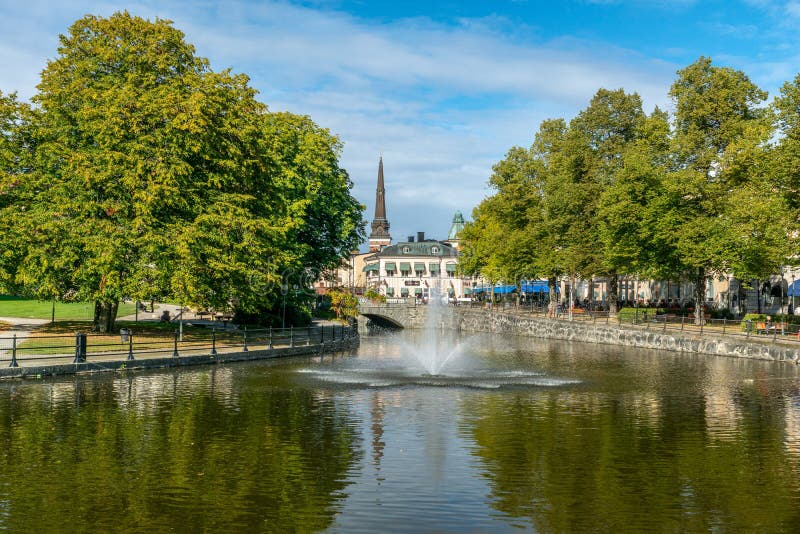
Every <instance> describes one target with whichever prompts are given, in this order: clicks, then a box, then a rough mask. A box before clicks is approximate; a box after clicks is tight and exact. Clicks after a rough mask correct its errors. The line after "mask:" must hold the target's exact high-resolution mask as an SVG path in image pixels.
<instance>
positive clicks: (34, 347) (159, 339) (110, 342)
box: [0, 325, 356, 367]
mask: <svg viewBox="0 0 800 534" xmlns="http://www.w3.org/2000/svg"><path fill="white" fill-rule="evenodd" d="M354 335H356V334H355V332H354V331H353V329H352V327H350V326H347V325H327V326H311V327H305V328H294V327H290V328H265V329H257V330H247V329H242V330H230V329H224V330H221V329H220V330H218V329H210V330H205V331H195V330H192V331H188V332H187V331H184V332H183V333H182V334H181V333H180V332H178V331H175V332H164V333H152V332H148V333H141V334H139V333H136V332H135V331H131V330H127V329H122V331H121V333H120V334H87V333H76V334H63V335H37V334H36V333H33V334H32V335H30V336H26V337H21V336H17V335H16V334H12V335H11V336H4V337H0V365H1V364H2V363H4V362H7V363H8V366H9V367H18V366H20V365H55V364H64V363H85V362H88V361H119V360H134V359H140V358H160V357H165V356H169V357H176V358H177V357H179V356H190V355H205V354H208V355H212V356H213V355H216V354H219V353H232V352H248V351H250V350H264V349H273V348H283V347H298V346H308V345H318V344H324V343H330V342H333V341H341V340H344V339H349V338H350V337H352V336H354Z"/></svg>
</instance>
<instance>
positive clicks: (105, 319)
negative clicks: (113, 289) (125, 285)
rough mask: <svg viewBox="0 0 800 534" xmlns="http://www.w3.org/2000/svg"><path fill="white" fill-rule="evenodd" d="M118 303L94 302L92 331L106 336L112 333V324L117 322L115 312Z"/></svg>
mask: <svg viewBox="0 0 800 534" xmlns="http://www.w3.org/2000/svg"><path fill="white" fill-rule="evenodd" d="M118 309H119V302H117V301H113V302H108V301H101V300H96V301H95V302H94V321H93V322H92V331H93V332H101V333H104V334H108V333H111V332H114V324H115V323H116V322H117V310H118Z"/></svg>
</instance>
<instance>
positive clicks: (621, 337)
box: [443, 308, 800, 363]
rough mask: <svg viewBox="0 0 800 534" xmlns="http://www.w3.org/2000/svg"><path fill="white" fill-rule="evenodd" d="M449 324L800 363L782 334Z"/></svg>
mask: <svg viewBox="0 0 800 534" xmlns="http://www.w3.org/2000/svg"><path fill="white" fill-rule="evenodd" d="M443 325H448V326H449V327H450V328H454V329H456V330H459V331H462V332H487V333H493V334H507V335H518V336H530V337H537V338H544V339H557V340H565V341H580V342H584V343H602V344H608V345H624V346H627V347H637V348H645V349H658V350H668V351H673V352H685V353H690V354H709V355H715V356H731V357H737V358H752V359H760V360H773V361H789V362H793V363H797V362H798V361H800V343H798V342H797V341H795V340H794V339H788V338H786V337H785V336H784V337H778V336H761V337H759V336H746V335H745V334H743V333H729V334H726V335H720V334H716V333H714V332H713V331H709V330H706V331H705V332H702V333H701V332H697V331H673V330H667V329H666V328H664V329H662V328H661V327H660V326H659V325H658V323H655V324H651V323H644V324H623V325H616V324H614V323H613V322H610V323H604V322H592V321H586V320H567V319H554V318H547V317H543V316H525V315H522V314H519V315H518V314H515V313H508V312H500V311H491V312H489V311H485V310H478V309H469V308H454V309H453V314H452V315H451V316H450V319H449V320H448V321H443Z"/></svg>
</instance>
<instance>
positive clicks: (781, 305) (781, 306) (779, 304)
mask: <svg viewBox="0 0 800 534" xmlns="http://www.w3.org/2000/svg"><path fill="white" fill-rule="evenodd" d="M780 284H781V301H780V302H779V303H778V308H779V310H780V313H781V314H783V267H781V281H780Z"/></svg>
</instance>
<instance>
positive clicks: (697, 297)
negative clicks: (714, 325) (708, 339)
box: [694, 267, 706, 325]
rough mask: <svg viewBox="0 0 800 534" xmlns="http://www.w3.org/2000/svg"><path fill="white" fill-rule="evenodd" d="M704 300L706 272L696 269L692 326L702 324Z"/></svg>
mask: <svg viewBox="0 0 800 534" xmlns="http://www.w3.org/2000/svg"><path fill="white" fill-rule="evenodd" d="M705 300H706V270H705V269H704V268H703V267H698V268H697V276H696V277H695V280H694V324H696V325H700V324H702V323H703V315H704V314H703V307H704V306H703V304H705Z"/></svg>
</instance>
